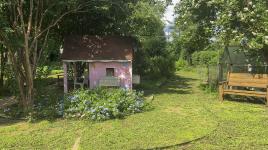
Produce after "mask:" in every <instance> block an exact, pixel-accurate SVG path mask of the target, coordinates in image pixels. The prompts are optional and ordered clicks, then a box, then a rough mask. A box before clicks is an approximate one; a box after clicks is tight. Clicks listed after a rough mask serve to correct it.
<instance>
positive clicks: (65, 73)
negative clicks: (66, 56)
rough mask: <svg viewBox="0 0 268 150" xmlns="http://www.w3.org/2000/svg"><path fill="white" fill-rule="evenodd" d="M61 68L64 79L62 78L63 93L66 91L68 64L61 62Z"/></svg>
mask: <svg viewBox="0 0 268 150" xmlns="http://www.w3.org/2000/svg"><path fill="white" fill-rule="evenodd" d="M63 70H64V79H63V83H64V84H63V85H64V93H65V94H67V93H68V66H67V63H66V62H63Z"/></svg>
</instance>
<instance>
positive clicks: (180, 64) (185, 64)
mask: <svg viewBox="0 0 268 150" xmlns="http://www.w3.org/2000/svg"><path fill="white" fill-rule="evenodd" d="M188 66H189V64H188V62H187V61H186V60H184V59H179V60H177V61H176V70H177V71H179V70H182V69H185V68H186V67H188Z"/></svg>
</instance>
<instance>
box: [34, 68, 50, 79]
mask: <svg viewBox="0 0 268 150" xmlns="http://www.w3.org/2000/svg"><path fill="white" fill-rule="evenodd" d="M50 72H51V68H50V67H48V66H43V67H37V69H36V77H37V78H47V77H48V75H49V74H50Z"/></svg>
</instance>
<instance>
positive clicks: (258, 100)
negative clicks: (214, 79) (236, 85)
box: [224, 95, 266, 105]
mask: <svg viewBox="0 0 268 150" xmlns="http://www.w3.org/2000/svg"><path fill="white" fill-rule="evenodd" d="M224 100H227V101H232V102H239V103H247V104H259V105H263V104H266V100H265V99H264V98H256V97H247V96H239V95H225V96H224Z"/></svg>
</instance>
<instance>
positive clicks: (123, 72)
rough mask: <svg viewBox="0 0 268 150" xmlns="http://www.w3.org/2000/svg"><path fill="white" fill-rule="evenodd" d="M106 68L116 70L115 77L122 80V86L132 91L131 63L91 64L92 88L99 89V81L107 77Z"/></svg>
mask: <svg viewBox="0 0 268 150" xmlns="http://www.w3.org/2000/svg"><path fill="white" fill-rule="evenodd" d="M106 68H115V76H116V77H119V78H120V85H121V87H122V88H125V89H132V63H131V62H93V63H90V64H89V70H90V71H89V80H90V88H95V87H98V85H99V80H100V79H101V78H103V77H105V76H106Z"/></svg>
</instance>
